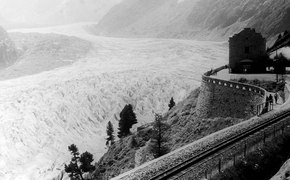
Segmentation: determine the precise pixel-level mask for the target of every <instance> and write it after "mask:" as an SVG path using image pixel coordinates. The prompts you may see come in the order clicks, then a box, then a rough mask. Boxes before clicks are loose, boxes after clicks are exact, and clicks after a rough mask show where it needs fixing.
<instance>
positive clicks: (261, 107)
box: [257, 101, 274, 116]
mask: <svg viewBox="0 0 290 180" xmlns="http://www.w3.org/2000/svg"><path fill="white" fill-rule="evenodd" d="M273 109H274V104H273V102H271V101H267V102H264V103H261V104H258V105H257V116H260V115H262V114H265V113H267V112H269V111H272V110H273Z"/></svg>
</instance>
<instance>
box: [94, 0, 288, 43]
mask: <svg viewBox="0 0 290 180" xmlns="http://www.w3.org/2000/svg"><path fill="white" fill-rule="evenodd" d="M245 27H251V28H255V29H256V30H257V31H258V32H261V33H262V35H263V36H265V37H266V38H270V37H273V36H275V35H276V34H278V33H280V32H283V31H284V30H286V29H288V30H289V29H290V1H287V0H246V1H240V0H231V1H229V0H183V1H182V0H166V1H165V0H155V1H154V2H153V1H152V0H147V1H145V0H124V1H123V2H122V3H121V4H118V5H116V6H115V7H114V8H112V9H111V10H110V12H109V13H108V14H107V15H106V16H105V17H104V18H103V19H102V20H101V21H100V23H99V24H98V25H97V26H96V27H95V29H94V32H95V33H96V34H98V35H106V36H121V37H161V38H185V39H187V38H193V39H202V40H226V39H227V38H228V37H229V36H231V35H233V34H234V33H237V32H239V31H241V30H242V29H243V28H245Z"/></svg>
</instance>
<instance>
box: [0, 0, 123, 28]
mask: <svg viewBox="0 0 290 180" xmlns="http://www.w3.org/2000/svg"><path fill="white" fill-rule="evenodd" d="M120 1H121V0H26V1H23V0H1V1H0V14H1V16H2V17H3V19H1V18H0V22H1V24H2V25H5V26H8V27H12V28H13V27H18V28H19V26H21V27H27V26H28V27H29V26H30V27H31V26H45V25H59V24H68V23H77V22H89V21H94V22H98V21H99V20H100V19H101V18H102V17H103V16H104V15H105V14H106V13H107V11H109V9H110V8H111V7H113V6H114V5H116V4H118V3H119V2H120ZM1 16H0V17H1ZM4 19H5V20H6V21H5V20H4Z"/></svg>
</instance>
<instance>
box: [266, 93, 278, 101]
mask: <svg viewBox="0 0 290 180" xmlns="http://www.w3.org/2000/svg"><path fill="white" fill-rule="evenodd" d="M274 100H275V104H277V102H278V94H277V93H275V94H274V96H272V94H270V95H269V96H267V97H266V103H267V102H268V103H270V104H273V102H274Z"/></svg>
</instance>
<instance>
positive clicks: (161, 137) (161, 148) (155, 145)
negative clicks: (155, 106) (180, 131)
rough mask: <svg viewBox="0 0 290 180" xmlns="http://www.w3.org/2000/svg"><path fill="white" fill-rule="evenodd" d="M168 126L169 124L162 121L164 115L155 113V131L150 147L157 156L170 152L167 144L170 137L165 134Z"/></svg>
mask: <svg viewBox="0 0 290 180" xmlns="http://www.w3.org/2000/svg"><path fill="white" fill-rule="evenodd" d="M168 128H169V126H168V125H167V124H166V123H163V122H162V116H161V115H159V114H155V122H154V125H153V133H152V137H151V140H152V144H151V148H150V151H151V152H152V153H153V156H154V157H155V158H158V157H160V156H163V155H164V154H167V153H168V152H169V148H168V147H167V146H166V144H165V143H166V142H167V141H168V139H167V138H166V137H165V134H164V133H165V131H166V129H168Z"/></svg>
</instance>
